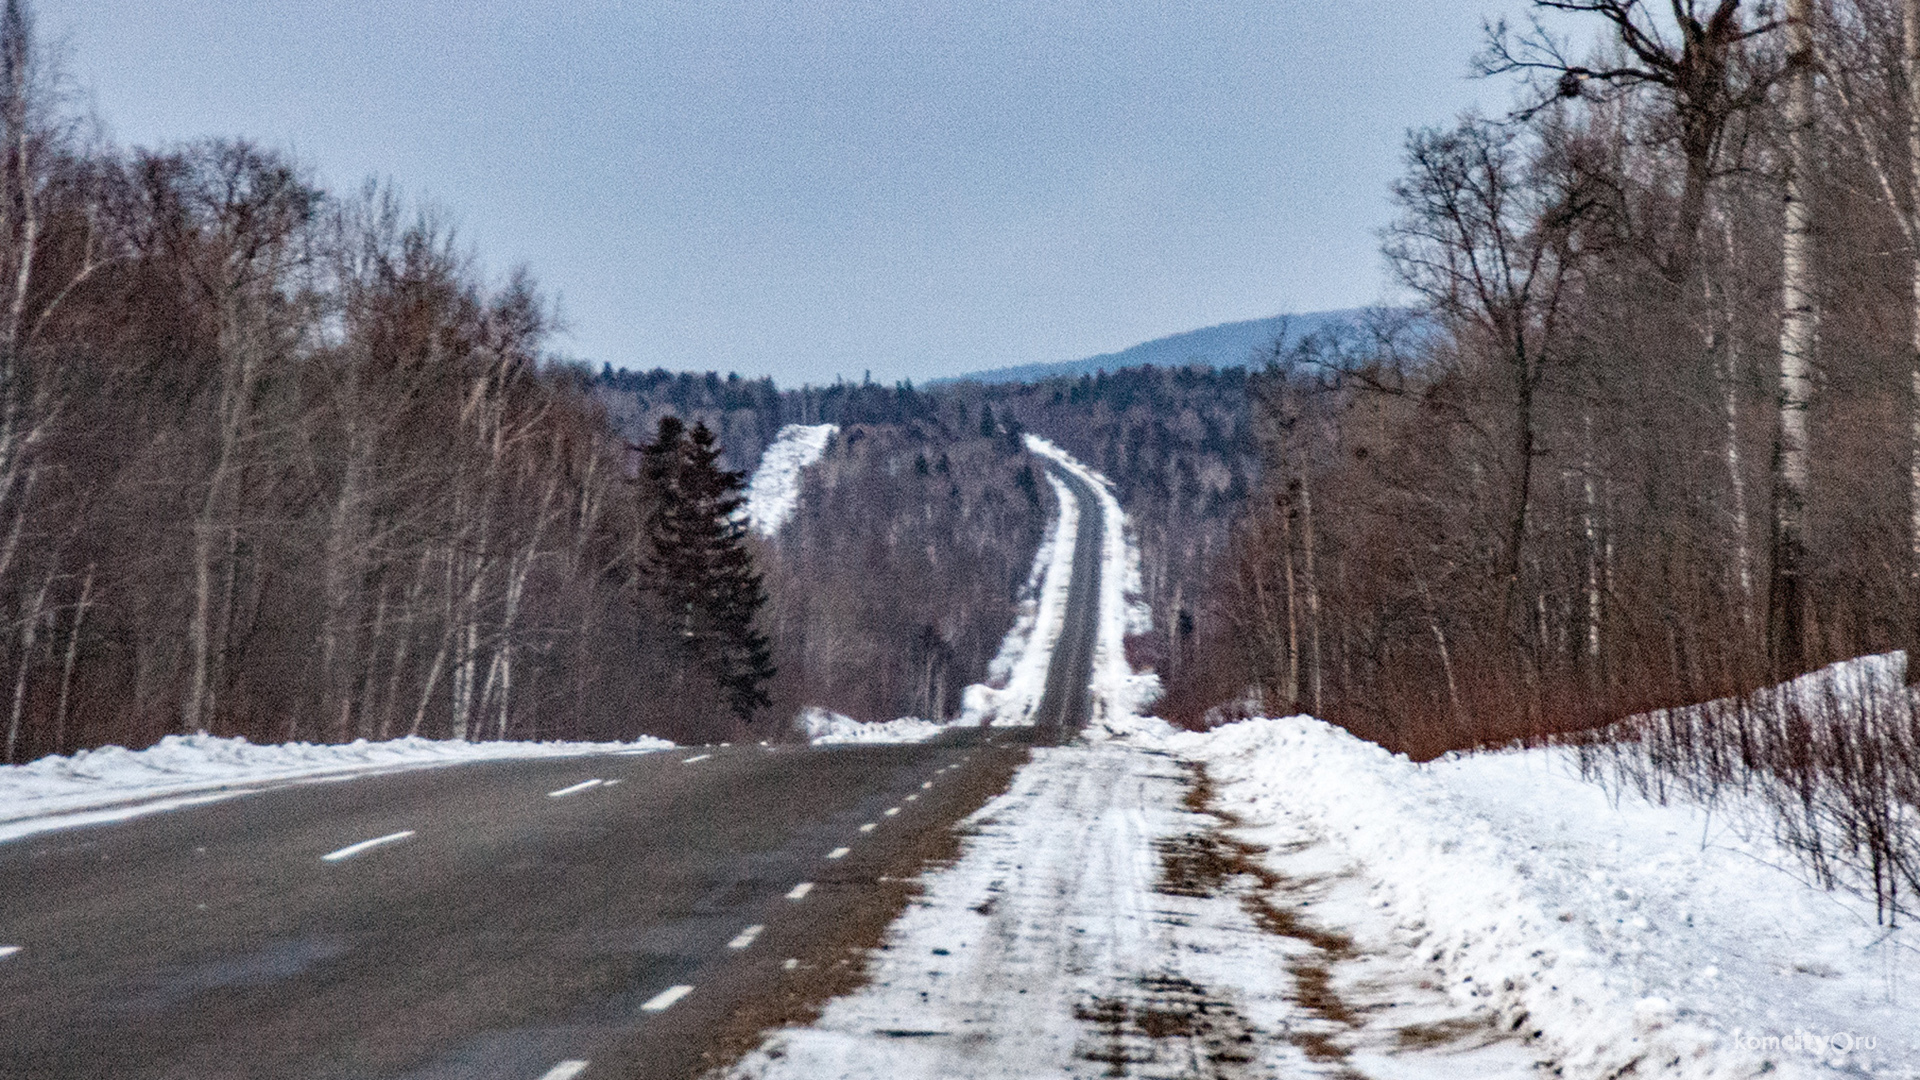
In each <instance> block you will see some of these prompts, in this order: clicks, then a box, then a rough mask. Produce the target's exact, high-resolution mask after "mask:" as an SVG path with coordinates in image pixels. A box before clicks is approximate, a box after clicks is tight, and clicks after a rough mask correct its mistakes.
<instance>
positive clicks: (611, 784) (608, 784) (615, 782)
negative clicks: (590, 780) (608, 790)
mask: <svg viewBox="0 0 1920 1080" xmlns="http://www.w3.org/2000/svg"><path fill="white" fill-rule="evenodd" d="M618 783H622V781H619V780H609V781H607V786H608V787H612V786H613V785H615V784H618Z"/></svg>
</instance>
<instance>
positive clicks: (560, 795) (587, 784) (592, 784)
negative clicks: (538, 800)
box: [547, 780, 606, 799]
mask: <svg viewBox="0 0 1920 1080" xmlns="http://www.w3.org/2000/svg"><path fill="white" fill-rule="evenodd" d="M604 783H606V781H605V780H582V781H580V782H579V783H577V784H575V785H573V786H572V787H563V788H561V789H560V790H559V791H549V792H547V798H549V799H564V798H566V797H567V796H568V795H578V794H580V793H581V792H583V791H591V790H593V789H594V788H597V787H599V786H600V785H601V784H604Z"/></svg>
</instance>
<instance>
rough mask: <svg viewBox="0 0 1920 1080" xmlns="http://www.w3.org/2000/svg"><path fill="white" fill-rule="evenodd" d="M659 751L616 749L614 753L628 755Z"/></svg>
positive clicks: (656, 751) (622, 755)
mask: <svg viewBox="0 0 1920 1080" xmlns="http://www.w3.org/2000/svg"><path fill="white" fill-rule="evenodd" d="M659 752H660V751H658V750H615V751H614V753H616V754H618V755H620V756H621V757H627V756H629V755H632V754H657V753H659Z"/></svg>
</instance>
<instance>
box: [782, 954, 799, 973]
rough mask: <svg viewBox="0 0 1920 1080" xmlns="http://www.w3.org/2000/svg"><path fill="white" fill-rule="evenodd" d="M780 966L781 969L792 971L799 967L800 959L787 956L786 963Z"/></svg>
mask: <svg viewBox="0 0 1920 1080" xmlns="http://www.w3.org/2000/svg"><path fill="white" fill-rule="evenodd" d="M780 966H781V967H783V968H786V969H787V970H788V971H792V970H793V969H794V968H797V967H799V966H800V959H799V958H798V957H794V956H789V957H787V962H786V963H784V964H781V965H780Z"/></svg>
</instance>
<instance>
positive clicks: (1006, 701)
mask: <svg viewBox="0 0 1920 1080" xmlns="http://www.w3.org/2000/svg"><path fill="white" fill-rule="evenodd" d="M1047 483H1049V484H1051V485H1053V494H1054V498H1055V500H1056V503H1055V505H1057V506H1058V507H1059V512H1058V513H1057V514H1056V515H1055V516H1054V521H1053V531H1052V532H1051V533H1050V534H1048V536H1047V538H1046V539H1045V540H1043V541H1041V543H1040V549H1039V550H1038V551H1036V552H1035V553H1034V556H1033V570H1032V572H1031V573H1029V574H1028V575H1027V584H1026V587H1025V588H1023V589H1022V590H1021V593H1020V607H1019V611H1018V613H1017V614H1016V615H1015V616H1014V621H1013V629H1011V630H1008V631H1007V636H1006V637H1004V638H1002V639H1001V640H1000V651H999V652H998V653H997V654H995V656H994V658H993V662H992V663H990V664H988V665H987V681H986V682H984V683H975V684H973V685H972V686H969V687H967V688H966V690H965V691H963V692H962V694H961V697H960V719H959V721H957V722H958V723H960V724H968V725H977V724H985V723H990V724H993V725H995V726H999V727H1009V726H1018V725H1023V724H1029V723H1032V721H1033V710H1034V709H1036V708H1038V707H1039V705H1040V698H1041V695H1043V694H1044V693H1045V692H1046V689H1047V668H1048V666H1049V665H1051V664H1052V663H1053V646H1054V643H1055V642H1057V641H1059V639H1060V629H1061V627H1062V626H1064V625H1065V623H1066V618H1067V593H1068V592H1069V591H1070V589H1071V587H1072V585H1073V548H1074V539H1075V536H1076V534H1077V533H1078V531H1079V528H1080V500H1079V499H1077V498H1075V497H1074V494H1073V491H1072V490H1071V489H1069V488H1068V487H1067V485H1066V484H1065V483H1063V482H1062V481H1061V480H1060V478H1059V477H1056V476H1054V475H1053V474H1052V473H1048V474H1047ZM995 683H998V684H999V685H998V686H995V685H994V684H995Z"/></svg>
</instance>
